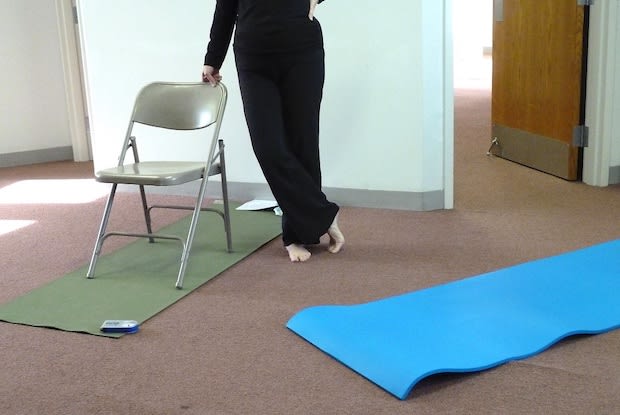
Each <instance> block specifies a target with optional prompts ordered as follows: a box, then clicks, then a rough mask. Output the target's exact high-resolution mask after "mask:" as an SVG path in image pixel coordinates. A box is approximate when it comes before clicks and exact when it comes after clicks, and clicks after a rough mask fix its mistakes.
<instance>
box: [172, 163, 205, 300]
mask: <svg viewBox="0 0 620 415" xmlns="http://www.w3.org/2000/svg"><path fill="white" fill-rule="evenodd" d="M207 171H208V169H207ZM207 181H208V176H207V175H206V174H205V175H204V177H203V178H202V183H201V185H200V190H199V191H198V197H197V198H196V204H195V206H194V212H193V213H192V220H191V222H190V225H189V230H188V232H187V239H186V240H185V246H183V253H182V254H181V265H180V267H179V275H178V276H177V283H176V287H177V288H178V289H181V288H183V278H184V277H185V269H186V268H187V260H188V259H189V253H190V251H191V250H192V243H193V242H194V235H195V234H196V225H197V224H198V218H199V216H200V211H201V207H202V199H203V198H204V195H205V190H206V188H207Z"/></svg>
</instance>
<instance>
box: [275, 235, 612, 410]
mask: <svg viewBox="0 0 620 415" xmlns="http://www.w3.org/2000/svg"><path fill="white" fill-rule="evenodd" d="M618 270H620V240H617V241H612V242H607V243H604V244H600V245H595V246H592V247H588V248H584V249H580V250H577V251H573V252H569V253H566V254H562V255H557V256H553V257H549V258H544V259H540V260H536V261H532V262H528V263H524V264H521V265H516V266H513V267H510V268H505V269H501V270H498V271H494V272H490V273H486V274H482V275H480V276H477V277H471V278H467V279H463V280H460V281H456V282H452V283H449V284H444V285H440V286H436V287H431V288H427V289H424V290H420V291H415V292H411V293H408V294H404V295H400V296H396V297H390V298H386V299H382V300H378V301H374V302H370V303H366V304H359V305H350V306H317V307H310V308H307V309H305V310H302V311H300V312H299V313H297V314H296V315H295V316H293V317H292V318H291V319H290V320H289V322H288V324H287V327H288V328H289V329H291V330H292V331H294V332H295V333H297V334H298V335H299V336H301V337H303V338H304V339H306V340H307V341H308V342H310V343H312V344H313V345H315V346H316V347H317V348H319V349H320V350H322V351H324V352H325V353H327V354H329V355H330V356H332V357H333V358H335V359H336V360H338V361H340V362H341V363H343V364H344V365H346V366H348V367H349V368H351V369H352V370H354V371H356V372H357V373H359V374H360V375H362V376H364V377H366V378H367V379H369V380H370V381H372V382H374V383H375V384H377V385H378V386H380V387H382V388H384V389H385V390H387V391H388V392H390V393H391V394H393V395H394V396H396V397H398V398H399V399H405V398H406V397H407V396H408V395H409V393H410V392H411V390H412V389H413V387H414V386H415V385H416V383H418V382H419V381H420V380H421V379H423V378H425V377H427V376H430V375H433V374H436V373H446V372H457V373H458V372H474V371H480V370H484V369H488V368H491V367H494V366H498V365H500V364H503V363H505V362H508V361H510V360H518V359H524V358H527V357H529V356H532V355H535V354H537V353H540V352H542V351H543V350H545V349H547V348H548V347H550V346H551V345H553V344H555V343H556V342H558V341H560V340H561V339H563V338H565V337H568V336H571V335H576V334H597V333H602V332H605V331H609V330H612V329H615V328H618V327H620V301H619V300H618V293H620V272H618Z"/></svg>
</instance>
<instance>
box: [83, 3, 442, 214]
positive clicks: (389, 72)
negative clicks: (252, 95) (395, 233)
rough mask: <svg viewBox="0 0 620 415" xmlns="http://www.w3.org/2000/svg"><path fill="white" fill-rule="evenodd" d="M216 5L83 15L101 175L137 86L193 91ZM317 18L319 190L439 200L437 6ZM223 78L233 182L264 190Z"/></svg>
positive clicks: (327, 12) (91, 8) (334, 9)
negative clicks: (168, 84) (184, 84)
mask: <svg viewBox="0 0 620 415" xmlns="http://www.w3.org/2000/svg"><path fill="white" fill-rule="evenodd" d="M214 4H215V2H214V1H203V0H183V1H182V2H176V3H175V2H170V1H169V0H106V1H80V2H79V3H78V5H79V9H80V22H81V32H82V39H83V43H84V46H83V48H84V50H83V52H84V58H85V60H86V73H87V80H86V82H87V89H88V96H89V111H90V114H91V137H92V141H93V153H94V162H95V167H96V168H101V167H103V166H107V165H110V164H114V163H115V161H116V157H117V155H118V152H119V146H120V145H121V142H122V138H123V136H124V133H125V128H126V125H127V117H128V116H129V113H130V110H131V105H132V103H133V99H134V97H135V94H136V93H137V91H138V90H139V88H140V87H141V86H143V85H144V84H146V83H148V82H151V81H155V80H168V81H197V80H199V79H200V72H201V68H202V60H203V56H204V52H205V49H206V44H207V41H208V34H209V29H210V22H211V18H212V15H213V9H214ZM317 18H318V19H319V20H320V21H321V23H322V26H323V31H324V37H325V43H326V55H327V58H326V59H327V61H326V66H327V78H326V86H325V94H324V101H323V111H322V124H321V133H322V135H321V140H322V142H321V156H322V161H323V163H322V166H323V177H324V185H325V187H327V188H337V189H357V190H370V191H373V190H381V191H393V192H404V193H406V194H411V195H412V197H414V196H415V195H418V196H419V195H420V194H422V195H423V194H425V193H426V192H439V193H441V192H443V190H444V181H445V180H446V177H445V176H446V171H445V167H446V165H445V164H444V158H443V157H444V145H445V143H446V140H448V141H449V143H452V137H451V135H450V136H446V131H444V129H445V126H444V112H445V111H444V101H445V96H444V92H445V86H444V72H443V70H442V69H441V68H443V67H444V50H443V48H444V22H443V19H444V5H443V2H438V1H437V0H420V1H410V0H392V2H391V6H390V7H385V5H384V4H381V3H378V2H376V1H368V0H329V1H326V2H324V3H322V4H321V5H319V7H318V10H317ZM222 73H223V75H224V82H225V84H226V85H227V86H228V89H229V102H228V107H227V110H226V115H225V122H224V125H223V128H222V137H223V138H224V139H225V140H226V149H227V166H228V172H229V173H228V174H229V181H231V182H240V183H264V179H263V176H262V173H261V172H260V169H259V167H258V164H257V163H256V161H255V159H254V155H253V154H252V151H251V147H250V142H249V137H248V133H247V129H246V125H245V121H244V118H243V111H242V107H241V101H240V96H239V90H238V84H237V79H236V71H235V67H234V59H233V56H232V51H230V52H229V55H228V57H227V60H226V62H225V64H224V67H223V68H222ZM450 93H451V91H450ZM450 104H451V103H450ZM449 111H450V112H451V105H450V108H449ZM447 133H448V134H451V131H447ZM187 155H188V156H191V151H190V152H189V153H188V154H187ZM449 175H450V179H451V171H450V172H449ZM416 197H417V196H416ZM440 204H441V205H443V200H442V201H441V203H440ZM441 207H443V206H432V208H441Z"/></svg>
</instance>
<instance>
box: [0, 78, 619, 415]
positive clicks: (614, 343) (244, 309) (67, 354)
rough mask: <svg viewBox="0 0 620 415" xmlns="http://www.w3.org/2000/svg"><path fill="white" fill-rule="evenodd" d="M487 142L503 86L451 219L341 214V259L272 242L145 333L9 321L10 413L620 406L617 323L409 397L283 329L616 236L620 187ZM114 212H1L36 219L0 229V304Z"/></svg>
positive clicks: (73, 170) (37, 280) (66, 171)
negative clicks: (565, 176)
mask: <svg viewBox="0 0 620 415" xmlns="http://www.w3.org/2000/svg"><path fill="white" fill-rule="evenodd" d="M489 134H490V97H489V91H488V90H487V91H485V90H458V91H457V96H456V142H455V152H456V160H455V170H456V171H455V209H453V210H450V211H433V212H407V211H396V210H380V209H362V208H350V207H344V208H343V210H342V214H341V220H340V222H341V225H342V229H343V231H344V232H345V234H346V237H347V245H346V246H345V249H344V251H343V252H341V253H340V254H338V255H332V254H329V253H327V252H326V251H324V247H317V248H316V249H315V250H314V252H313V257H312V258H311V260H310V261H309V262H308V263H304V264H291V263H289V261H288V259H287V256H286V253H285V251H284V249H283V248H282V246H281V244H280V242H279V241H274V242H272V243H270V244H268V245H267V246H265V247H264V248H263V249H261V250H260V251H258V252H257V253H255V254H254V255H252V256H250V257H249V258H247V259H246V260H244V261H242V262H241V263H239V264H237V265H235V266H233V267H232V268H230V269H229V270H227V271H226V272H225V273H223V274H222V275H221V276H220V277H218V278H216V279H215V280H213V281H211V282H209V283H207V284H206V285H204V286H203V287H201V288H199V289H198V290H197V291H195V292H194V293H192V294H190V295H189V296H188V297H186V298H184V299H183V300H182V301H180V302H179V303H177V304H175V305H174V306H172V307H170V308H169V309H167V310H165V311H164V312H162V313H160V314H158V315H156V316H155V317H154V318H152V319H151V320H149V321H148V322H147V323H146V324H144V325H143V327H142V330H141V331H140V333H139V334H137V335H131V336H125V337H124V338H123V339H121V340H111V339H107V338H99V337H95V336H89V335H84V334H74V333H65V332H61V331H55V330H49V329H41V328H32V327H26V326H20V325H13V324H6V323H0V367H1V368H2V369H1V370H0V414H7V415H9V414H11V415H12V414H29V415H32V414H46V415H53V414H132V415H142V414H144V415H160V414H161V415H164V414H166V415H168V414H188V415H189V414H205V415H211V414H214V415H215V414H217V415H224V414H620V330H617V331H613V332H609V333H606V334H601V335H597V336H578V337H573V338H570V339H567V340H565V341H562V342H560V343H559V344H557V345H555V346H553V347H552V348H550V349H549V350H547V351H545V352H544V353H541V354H539V355H537V356H534V357H532V358H529V359H526V360H523V361H517V362H512V363H509V364H505V365H503V366H500V367H498V368H495V369H491V370H487V371H483V372H478V373H472V374H447V375H436V376H433V377H430V378H428V379H426V380H423V381H422V382H421V383H420V384H418V385H417V386H416V387H415V388H414V390H413V392H412V394H411V396H410V397H409V399H407V400H405V401H399V400H397V399H396V398H394V397H393V396H391V395H389V394H388V393H386V392H384V391H383V390H382V389H380V388H378V387H377V386H375V385H373V384H371V383H370V382H368V381H367V380H365V379H364V378H362V377H361V376H359V375H357V374H355V373H354V372H352V371H351V370H349V369H348V368H346V367H344V366H343V365H341V364H339V363H337V362H336V361H334V360H332V359H331V358H329V357H327V356H326V355H325V354H323V353H322V352H320V351H318V350H317V349H315V348H314V347H313V346H311V345H310V344H308V343H306V342H304V341H303V340H301V339H300V338H298V337H297V336H296V335H295V334H293V333H291V332H289V331H288V330H287V329H286V328H285V327H284V325H285V323H286V321H287V320H288V318H290V317H291V316H292V315H293V314H294V313H296V312H297V311H299V310H300V309H302V308H304V307H306V306H311V305H317V304H325V303H359V302H365V301H370V300H374V299H378V298H382V297H385V296H390V295H395V294H401V293H405V292H409V291H412V290H418V289H421V288H425V287H429V286H433V285H436V284H440V283H445V282H449V281H454V280H458V279H462V278H466V277H470V276H473V275H477V274H480V273H484V272H487V271H491V270H496V269H499V268H503V267H507V266H511V265H514V264H518V263H522V262H525V261H529V260H533V259H537V258H542V257H546V256H550V255H554V254H558V253H561V252H566V251H569V250H573V249H577V248H580V247H583V246H586V245H591V244H595V243H599V242H604V241H608V240H611V239H616V238H618V237H620V220H618V217H619V212H620V187H618V186H611V187H608V188H595V187H589V186H586V185H584V184H582V183H570V182H566V181H563V180H561V179H557V178H555V177H552V176H549V175H546V174H543V173H540V172H537V171H534V170H531V169H528V168H525V167H523V166H519V165H517V164H514V163H511V162H508V161H505V160H502V159H499V158H491V157H487V156H486V151H487V149H488V146H489ZM325 139H328V138H327V137H326V138H325ZM91 175H92V164H91V163H50V164H45V165H37V166H26V167H17V168H9V169H0V194H1V192H3V189H5V188H6V187H7V186H10V185H11V184H13V183H20V182H22V181H23V180H31V179H68V178H89V177H91ZM158 197H166V196H158ZM119 200H120V201H121V203H122V204H123V205H124V206H126V208H125V209H124V211H123V213H121V214H120V216H124V217H126V218H128V219H130V220H131V221H132V223H133V224H134V225H135V226H137V227H140V225H141V222H140V216H139V215H137V214H133V213H130V210H131V209H130V208H131V207H137V206H138V205H137V203H136V202H137V198H136V197H135V195H132V194H122V195H120V199H119ZM103 202H104V201H103V199H101V198H100V199H98V200H96V201H94V202H90V203H79V204H61V203H53V204H23V203H11V204H0V223H1V222H2V221H3V220H34V221H36V223H34V224H32V225H30V226H27V227H25V228H22V229H19V230H16V231H13V232H10V233H7V234H4V235H0V258H1V262H2V271H1V272H0V276H1V281H2V284H1V287H2V290H0V301H2V302H4V301H7V300H10V299H11V298H14V297H16V296H18V295H20V294H22V293H25V292H27V291H29V290H31V289H33V288H36V287H38V286H40V285H42V284H44V283H45V282H46V281H50V280H53V279H54V278H58V277H60V276H61V275H63V274H64V273H66V272H69V271H71V270H73V269H75V268H77V267H79V266H82V265H84V264H85V263H86V262H87V261H88V259H89V257H90V253H91V249H92V243H93V241H94V237H95V234H96V231H97V226H98V223H99V217H100V214H101V211H102V209H103ZM175 219H176V217H174V216H173V215H172V214H170V213H166V214H162V216H160V217H157V218H156V219H155V220H156V222H157V223H158V224H161V225H163V224H165V223H169V222H171V221H173V220H175ZM120 245H121V243H120V242H112V240H110V244H109V245H108V249H114V248H116V247H118V246H120ZM139 300H140V299H139V298H137V299H136V301H139ZM619 301H620V293H619ZM76 312H88V311H87V310H76ZM388 340H389V339H388Z"/></svg>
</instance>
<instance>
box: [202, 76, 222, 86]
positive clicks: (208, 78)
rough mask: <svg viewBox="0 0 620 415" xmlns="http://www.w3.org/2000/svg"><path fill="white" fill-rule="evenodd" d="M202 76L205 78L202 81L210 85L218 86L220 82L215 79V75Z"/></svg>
mask: <svg viewBox="0 0 620 415" xmlns="http://www.w3.org/2000/svg"><path fill="white" fill-rule="evenodd" d="M202 75H203V77H202V81H203V82H208V83H210V84H211V85H213V86H215V85H217V82H218V81H217V79H215V77H214V76H213V75H211V74H210V73H203V74H202Z"/></svg>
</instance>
